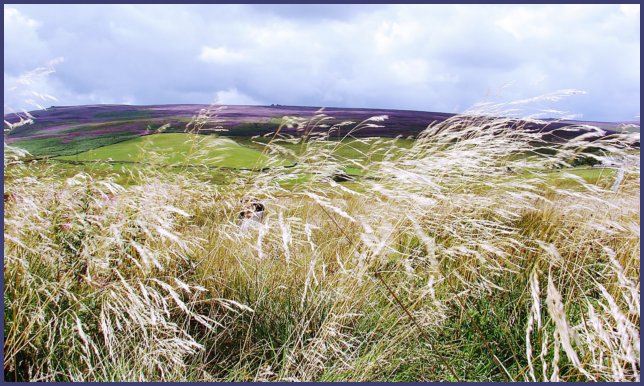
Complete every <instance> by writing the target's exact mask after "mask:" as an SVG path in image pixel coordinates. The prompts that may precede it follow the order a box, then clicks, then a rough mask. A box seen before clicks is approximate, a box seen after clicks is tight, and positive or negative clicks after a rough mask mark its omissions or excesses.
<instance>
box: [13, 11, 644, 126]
mask: <svg viewBox="0 0 644 386" xmlns="http://www.w3.org/2000/svg"><path fill="white" fill-rule="evenodd" d="M639 36H640V7H639V5H570V6H562V5H538V6H537V5H535V6H531V5H520V6H519V5H485V6H472V5H460V6H459V5H456V6H439V5H407V6H402V5H377V6H364V5H353V6H347V5H336V6H319V5H282V6H259V5H195V6H186V5H31V6H29V5H5V6H4V84H5V86H4V87H5V88H4V98H5V113H7V112H9V111H12V110H21V109H29V110H33V109H34V107H33V104H40V105H42V106H50V105H73V104H94V103H127V104H161V103H210V102H213V101H217V102H219V103H222V104H272V103H278V104H283V105H300V106H327V107H344V106H346V107H383V108H400V109H413V110H426V111H443V112H461V111H464V110H466V109H468V108H470V107H472V106H473V105H474V104H476V103H480V102H499V101H516V100H524V99H527V98H532V97H535V96H539V95H544V94H549V93H553V92H557V91H558V90H580V91H583V92H584V93H579V94H576V95H573V96H570V97H567V98H564V99H562V100H558V101H550V102H547V103H546V102H543V101H540V102H539V103H538V104H537V105H535V106H531V108H534V109H544V110H547V109H556V110H560V111H564V112H566V113H568V114H571V115H576V117H577V118H583V119H588V120H639V113H640V111H639V105H640V86H639V84H640V72H639V68H640V38H639ZM50 97H55V98H56V99H57V100H56V101H54V100H52V99H51V98H50ZM552 114H553V115H555V113H552Z"/></svg>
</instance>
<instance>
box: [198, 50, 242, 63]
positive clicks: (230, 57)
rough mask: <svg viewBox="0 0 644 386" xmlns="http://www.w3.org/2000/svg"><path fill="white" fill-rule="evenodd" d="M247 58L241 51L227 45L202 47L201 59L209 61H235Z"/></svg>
mask: <svg viewBox="0 0 644 386" xmlns="http://www.w3.org/2000/svg"><path fill="white" fill-rule="evenodd" d="M245 58H246V56H245V55H244V54H242V53H241V52H235V51H231V50H229V49H228V48H226V47H216V48H213V47H202V48H201V53H200V54H199V59H201V60H202V61H204V62H208V63H235V62H239V61H242V60H244V59H245Z"/></svg>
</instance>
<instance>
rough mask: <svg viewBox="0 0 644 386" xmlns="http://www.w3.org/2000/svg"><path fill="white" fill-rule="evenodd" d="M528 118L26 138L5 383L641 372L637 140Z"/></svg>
mask: <svg viewBox="0 0 644 386" xmlns="http://www.w3.org/2000/svg"><path fill="white" fill-rule="evenodd" d="M316 119H318V120H319V119H320V117H319V116H315V117H313V118H311V120H312V121H315V120H316ZM380 121H381V119H379V118H378V117H375V118H374V119H373V120H369V121H367V122H361V123H360V124H358V126H359V125H361V124H362V125H364V124H381V122H380ZM508 122H509V121H508V120H505V119H503V118H487V117H483V116H480V117H472V116H455V117H453V118H450V119H448V120H446V121H444V122H441V123H438V124H434V125H432V126H429V127H428V128H427V130H425V131H424V132H423V133H422V134H421V135H420V136H419V137H418V138H416V139H406V138H396V139H393V138H352V137H351V136H350V135H348V136H346V137H345V138H339V139H338V138H333V137H329V136H325V135H315V136H313V135H307V133H304V135H301V136H291V135H284V134H281V133H280V130H279V128H278V129H277V131H276V132H274V133H272V134H269V135H264V136H261V137H246V138H232V139H229V138H224V137H218V136H212V135H210V136H204V135H199V134H198V130H192V131H190V132H186V133H171V134H168V133H157V134H152V135H148V136H143V137H138V138H134V139H128V140H125V141H123V142H119V143H114V144H110V145H107V146H103V147H95V148H91V149H88V148H82V149H81V148H79V149H78V151H77V152H76V153H73V154H72V152H71V151H70V154H67V155H64V156H61V157H53V158H48V159H42V160H35V161H29V162H20V160H21V159H22V158H21V157H23V154H22V153H21V152H20V151H18V150H17V149H9V150H11V151H12V152H13V153H10V152H8V151H7V147H6V145H5V175H4V178H5V180H4V183H5V204H4V205H5V206H4V210H5V222H4V245H5V246H4V266H5V270H4V283H5V286H4V318H5V319H4V321H5V331H4V334H5V342H4V358H5V367H4V376H5V380H7V381H365V382H366V381H436V382H438V381H547V380H553V381H639V379H640V344H639V340H640V327H639V326H640V301H639V291H640V285H639V282H640V271H639V267H640V214H639V213H640V207H639V205H640V204H639V198H640V180H639V179H640V170H639V149H638V151H634V150H633V148H632V146H631V144H632V142H633V141H635V137H634V136H633V135H632V134H626V133H625V134H619V135H616V136H612V137H601V138H600V137H597V138H595V137H593V138H592V139H593V142H592V149H591V142H588V141H586V139H588V138H591V137H592V134H589V135H587V137H586V138H578V139H573V140H571V141H568V142H565V143H561V144H557V145H552V149H553V151H550V152H547V153H544V152H539V151H537V149H536V148H535V143H539V140H540V135H541V134H539V133H535V132H534V131H527V130H524V129H523V127H522V126H520V125H518V124H512V125H509V123H508ZM384 124H385V125H386V123H384ZM330 129H331V130H330V131H332V129H333V127H331V128H330ZM349 133H350V132H349ZM636 140H637V141H639V134H638V135H637V136H636ZM16 146H17V145H16ZM26 150H29V149H26ZM12 154H14V155H15V156H12ZM582 155H584V156H587V157H591V158H597V159H598V160H601V159H602V157H606V156H612V157H614V158H615V159H620V160H623V161H624V162H622V163H621V164H620V165H619V166H618V167H616V168H597V167H596V168H590V167H578V166H575V165H576V163H575V160H577V159H579V157H581V156H582ZM627 160H628V162H626V161H627ZM635 161H637V162H635ZM170 166H172V167H170ZM618 175H619V180H618ZM248 199H252V200H258V201H261V202H262V203H263V204H264V205H265V206H266V215H265V218H264V219H263V222H262V223H261V225H260V226H258V227H255V228H252V229H248V230H246V231H242V230H241V229H240V227H239V225H238V218H239V212H240V209H241V208H242V206H243V203H244V201H245V200H248Z"/></svg>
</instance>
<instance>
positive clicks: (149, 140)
mask: <svg viewBox="0 0 644 386" xmlns="http://www.w3.org/2000/svg"><path fill="white" fill-rule="evenodd" d="M59 159H61V160H68V161H114V162H139V163H152V164H164V165H194V166H215V167H228V168H236V169H242V168H265V167H271V166H287V165H290V164H292V162H290V161H288V160H286V159H284V158H277V157H269V156H267V155H265V154H262V153H261V152H260V151H257V150H255V149H251V148H248V147H245V146H242V145H240V144H239V143H237V142H235V141H233V140H232V139H229V138H222V137H215V136H206V135H197V134H186V133H167V134H152V135H146V136H143V137H138V138H135V139H131V140H128V141H124V142H119V143H116V144H113V145H109V146H103V147H99V148H96V149H92V150H89V151H85V152H83V153H80V154H76V155H72V156H63V157H59Z"/></svg>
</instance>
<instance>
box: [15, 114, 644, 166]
mask: <svg viewBox="0 0 644 386" xmlns="http://www.w3.org/2000/svg"><path fill="white" fill-rule="evenodd" d="M209 108H210V109H213V108H214V107H213V106H208V105H201V104H182V105H149V106H132V105H87V106H52V107H50V108H48V109H45V110H37V111H31V112H29V115H26V114H22V116H23V118H27V117H29V116H31V117H32V118H33V119H32V120H33V123H31V124H25V125H21V126H18V127H15V128H13V129H12V130H11V131H10V132H9V134H8V135H5V142H7V143H9V144H11V143H15V142H23V141H30V142H31V143H32V144H38V148H39V149H41V148H42V149H45V150H42V151H44V152H49V151H51V152H52V153H55V154H63V153H65V151H64V148H69V147H72V146H73V145H74V144H79V143H81V142H82V143H83V144H84V146H83V147H89V148H91V147H92V146H94V147H96V146H103V145H106V144H110V143H115V142H119V141H122V140H127V139H131V138H134V137H137V136H141V135H145V134H149V133H151V132H155V131H156V130H158V129H159V128H163V129H164V130H165V131H167V132H182V131H184V130H185V129H186V125H187V124H188V123H189V122H191V121H192V120H193V118H194V117H195V116H196V115H197V114H199V112H200V111H201V110H203V109H209ZM318 110H319V109H318V108H316V107H301V106H281V105H272V106H225V107H222V108H221V109H220V110H211V111H210V114H211V115H216V117H211V119H208V120H206V122H205V124H204V125H203V126H202V127H201V129H202V130H201V132H202V133H208V132H219V133H220V134H222V135H226V136H231V137H235V136H238V137H248V136H254V135H264V134H267V133H270V132H273V131H275V130H276V129H277V128H278V126H279V125H280V123H281V122H282V119H281V118H282V117H284V116H289V117H298V118H302V119H309V118H311V117H313V116H314V115H315V113H316V112H317V111H318ZM323 113H324V114H326V115H327V116H328V117H332V118H328V119H325V120H324V121H321V122H320V123H321V124H322V126H318V127H317V128H316V130H318V131H320V130H326V129H327V128H328V126H331V125H333V124H335V123H340V122H343V121H353V122H356V123H358V122H361V121H363V120H365V119H368V118H370V117H374V116H387V119H386V120H384V121H383V122H373V123H377V124H378V125H381V126H382V127H375V126H367V127H364V128H362V129H361V130H359V131H356V132H353V133H352V135H354V136H356V137H396V136H404V137H408V136H416V135H418V134H419V133H420V132H422V131H423V130H424V129H425V128H427V126H428V125H430V124H432V123H436V122H442V121H444V120H446V119H449V118H450V117H453V116H454V114H449V113H438V112H426V111H410V110H390V109H359V108H335V107H331V108H325V109H324V111H323ZM4 119H5V122H6V123H9V124H15V123H16V122H19V121H20V117H19V116H17V115H16V114H7V115H5V116H4ZM6 123H5V126H6V125H7V124H6ZM324 125H327V127H324ZM527 125H528V127H530V128H532V129H535V130H543V131H546V132H548V133H549V135H550V137H551V139H553V140H555V141H556V140H562V139H563V140H565V139H566V138H570V137H571V136H576V135H579V134H581V133H583V132H584V130H583V129H582V128H579V129H578V130H572V131H569V130H566V131H563V130H559V129H561V128H563V127H569V126H571V125H593V126H597V127H600V128H602V129H603V130H606V132H607V134H612V133H615V132H616V131H622V130H623V127H624V126H625V123H620V122H618V123H608V122H587V121H583V122H582V121H554V120H552V121H546V123H545V124H537V123H529V124H527ZM353 126H354V125H349V126H343V127H341V128H340V129H339V130H338V131H336V132H334V135H337V136H342V135H345V134H346V133H347V132H348V130H349V129H350V128H352V127H353ZM637 130H638V131H639V123H638V126H637ZM282 132H283V133H285V134H293V135H297V134H298V133H301V132H302V130H301V128H300V130H298V128H297V127H296V126H291V127H284V128H283V129H282ZM47 149H49V150H47ZM61 149H63V151H62V153H61Z"/></svg>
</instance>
